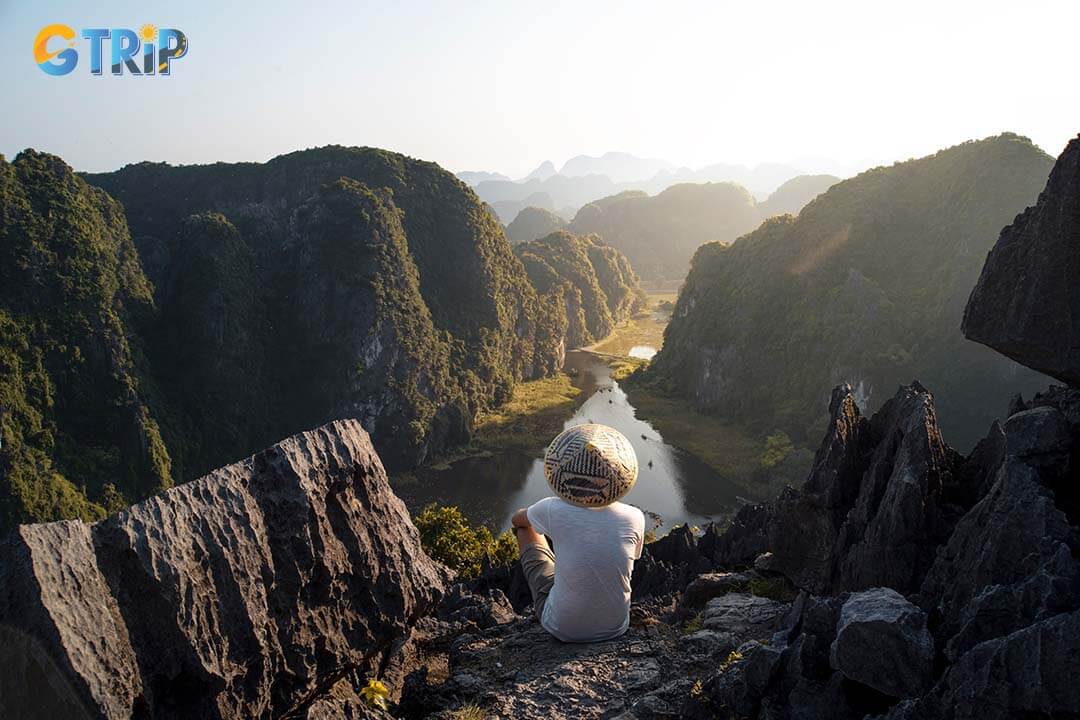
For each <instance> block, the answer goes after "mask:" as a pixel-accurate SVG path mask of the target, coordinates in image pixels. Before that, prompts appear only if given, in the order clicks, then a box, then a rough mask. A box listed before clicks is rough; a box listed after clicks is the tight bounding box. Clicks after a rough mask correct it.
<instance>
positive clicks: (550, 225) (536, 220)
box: [506, 206, 568, 243]
mask: <svg viewBox="0 0 1080 720" xmlns="http://www.w3.org/2000/svg"><path fill="white" fill-rule="evenodd" d="M567 224H568V223H567V222H566V221H565V220H563V219H562V218H561V217H559V216H558V215H556V214H555V213H553V212H551V211H550V210H546V209H544V208H538V207H532V206H529V207H527V208H525V209H523V210H522V211H521V212H519V213H518V214H517V217H515V218H514V219H513V221H512V222H511V223H510V224H509V225H507V226H506V239H507V240H509V241H510V242H512V243H522V242H529V241H530V240H536V239H537V238H542V237H546V236H548V235H550V234H551V233H553V232H555V231H556V230H562V229H563V228H565V227H566V226H567Z"/></svg>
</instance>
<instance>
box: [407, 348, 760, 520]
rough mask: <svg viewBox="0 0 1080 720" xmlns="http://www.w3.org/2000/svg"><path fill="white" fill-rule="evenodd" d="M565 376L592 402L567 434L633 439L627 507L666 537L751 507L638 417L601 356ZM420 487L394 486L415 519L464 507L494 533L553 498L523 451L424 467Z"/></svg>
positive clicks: (570, 360)
mask: <svg viewBox="0 0 1080 720" xmlns="http://www.w3.org/2000/svg"><path fill="white" fill-rule="evenodd" d="M564 370H565V371H566V372H567V373H569V374H570V376H571V377H572V378H573V382H574V385H575V386H576V387H578V388H580V389H581V391H582V394H583V396H584V397H586V400H585V402H584V403H582V404H581V405H580V406H579V407H578V409H577V411H576V412H574V414H573V415H572V416H571V417H569V418H567V420H566V422H565V424H564V427H571V426H573V425H579V424H581V423H586V422H596V423H603V424H605V425H610V426H611V427H614V428H616V429H618V430H619V431H620V432H622V433H623V434H624V435H626V437H627V438H629V439H630V442H631V444H632V445H633V446H634V452H635V453H637V457H638V465H639V467H640V471H639V474H638V481H637V484H636V485H635V486H634V489H633V490H631V491H630V493H629V494H628V495H627V496H626V497H625V498H624V499H623V502H627V503H630V504H632V505H636V506H637V507H639V508H641V509H642V510H644V511H647V513H648V514H649V516H650V517H652V518H653V519H654V521H655V522H654V524H655V525H656V526H657V528H658V530H659V532H663V530H664V529H667V528H670V527H673V526H675V525H681V524H682V523H690V524H692V525H701V524H703V523H705V522H708V521H709V520H713V519H718V518H721V517H725V516H727V515H730V514H731V513H732V512H733V511H734V510H736V509H737V508H738V506H739V505H740V503H741V502H744V501H743V500H742V499H741V498H740V497H739V495H738V493H739V492H740V489H739V488H738V487H737V486H736V485H735V484H734V483H732V482H730V481H729V480H726V479H725V478H723V477H721V476H720V475H718V474H717V473H716V472H715V471H714V470H713V469H712V468H711V467H709V466H708V465H706V464H705V463H703V462H702V461H701V460H699V459H697V458H696V457H695V456H693V455H690V454H689V453H686V452H684V451H682V450H680V449H678V448H676V447H673V446H671V445H668V444H667V443H665V442H664V439H663V438H662V437H661V436H660V433H658V432H657V431H656V430H655V429H654V428H653V427H652V426H651V425H650V424H649V423H648V422H646V421H644V420H641V419H639V418H637V417H636V416H635V413H634V407H633V405H631V404H630V402H629V401H628V400H627V397H626V393H625V392H624V391H623V390H622V388H620V387H619V384H618V382H616V381H615V380H613V379H612V378H611V371H610V369H609V368H608V366H607V365H606V364H605V363H604V362H603V361H601V360H600V359H598V358H597V357H596V356H595V355H592V354H591V353H588V352H583V351H572V352H569V353H567V356H566V365H565V366H564ZM416 480H417V481H416V482H415V483H409V484H408V485H405V486H400V487H395V490H396V491H397V493H398V494H399V495H400V496H401V497H402V498H403V499H404V500H405V502H406V504H407V505H408V506H409V509H410V510H411V511H412V512H414V513H415V512H417V511H418V510H419V509H420V508H422V507H423V506H424V505H426V504H428V503H431V502H437V503H440V504H444V505H457V506H458V507H460V508H461V510H462V511H463V512H464V513H465V515H466V516H467V517H468V518H469V520H470V521H472V522H474V523H482V524H484V525H486V526H488V527H489V528H490V529H491V530H493V531H499V530H502V529H505V528H506V527H508V526H509V522H510V516H511V515H512V514H513V512H514V511H515V510H517V509H518V508H519V507H524V506H526V505H529V504H531V503H534V502H536V501H537V500H539V499H541V498H544V497H547V496H549V495H551V494H552V493H551V490H550V488H548V484H547V481H546V480H545V479H544V467H543V462H542V460H541V458H540V457H531V456H528V455H524V454H521V453H518V452H497V453H494V454H492V455H490V456H483V457H469V458H465V459H462V460H458V461H456V462H454V463H452V464H451V465H450V466H449V468H447V469H443V470H436V469H433V468H421V469H420V470H418V471H417V472H416Z"/></svg>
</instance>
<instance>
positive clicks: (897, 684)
mask: <svg viewBox="0 0 1080 720" xmlns="http://www.w3.org/2000/svg"><path fill="white" fill-rule="evenodd" d="M933 661H934V639H933V638H932V637H931V636H930V632H929V631H928V630H927V629H926V614H925V613H924V612H923V611H922V610H920V609H919V608H917V607H915V606H914V605H912V604H911V603H910V602H908V601H907V600H906V599H904V596H903V595H901V594H900V593H898V592H896V591H895V590H890V589H888V588H874V589H873V590H865V591H863V592H859V593H854V594H853V595H851V596H850V597H849V598H848V599H847V600H846V601H845V602H844V605H843V607H842V608H841V610H840V622H839V624H838V625H837V627H836V639H835V640H834V641H833V643H832V647H831V655H830V662H831V664H832V666H833V667H834V668H835V669H837V670H839V671H840V672H842V673H843V674H844V675H845V676H846V677H848V678H850V679H851V680H854V681H855V682H858V683H862V684H863V685H866V686H867V687H871V688H873V689H874V690H877V691H878V692H881V693H884V694H885V695H890V696H892V697H899V698H906V697H907V698H909V697H917V696H919V695H921V694H922V693H923V692H924V691H926V689H927V688H928V687H929V684H930V673H931V665H932V663H933Z"/></svg>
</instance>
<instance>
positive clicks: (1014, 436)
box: [393, 383, 1080, 720]
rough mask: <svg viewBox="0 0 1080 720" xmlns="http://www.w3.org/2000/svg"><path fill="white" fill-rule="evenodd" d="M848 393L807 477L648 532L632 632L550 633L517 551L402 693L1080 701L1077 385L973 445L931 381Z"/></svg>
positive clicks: (1071, 706) (587, 704)
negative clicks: (721, 520)
mask: <svg viewBox="0 0 1080 720" xmlns="http://www.w3.org/2000/svg"><path fill="white" fill-rule="evenodd" d="M832 409H833V419H832V423H831V425H830V429H829V432H828V434H827V436H826V437H825V439H824V441H823V443H822V446H821V449H820V450H819V451H818V454H817V457H816V459H815V463H814V466H813V469H812V470H811V472H810V474H809V477H808V478H807V481H806V483H805V484H804V486H803V487H802V488H801V489H800V490H794V489H789V490H788V491H787V492H786V493H785V494H784V495H782V496H781V497H780V498H778V499H777V500H776V501H774V502H773V503H770V504H767V505H760V506H750V507H747V508H744V509H743V511H742V512H740V513H739V515H737V516H736V517H735V518H734V519H733V520H732V521H731V522H730V523H729V524H728V525H727V526H726V527H724V528H719V527H716V526H710V527H708V528H706V529H705V532H704V534H703V535H700V536H696V535H694V534H693V533H691V532H690V530H689V529H687V528H681V529H677V530H675V531H673V532H672V533H670V534H669V535H667V536H665V537H664V538H661V539H660V540H658V541H656V542H654V543H652V544H650V545H648V546H646V551H645V554H644V555H643V557H642V559H641V560H640V561H639V562H638V564H637V566H636V567H635V570H634V577H633V585H634V595H635V604H634V606H633V609H632V614H631V617H632V622H631V628H630V630H629V631H628V632H627V634H626V635H624V636H623V637H621V638H618V639H616V640H611V641H608V642H605V643H594V644H591V645H568V644H564V643H560V642H558V641H555V640H553V639H552V638H550V637H549V636H547V635H546V633H544V631H543V630H542V629H541V628H540V627H539V625H538V624H537V623H536V621H535V620H532V619H530V618H529V617H528V608H527V603H528V596H527V595H523V594H522V591H521V585H520V578H519V577H518V576H517V572H516V570H514V569H513V568H504V569H501V571H500V569H497V568H489V569H488V571H487V572H486V573H485V574H484V576H483V577H482V578H480V579H479V580H477V581H474V582H472V583H470V584H469V585H467V586H466V585H457V586H455V587H454V589H453V590H452V591H451V595H450V596H449V598H448V600H447V601H446V602H444V604H443V606H442V607H440V609H439V611H438V613H437V614H436V616H435V617H434V618H432V619H430V621H429V622H428V623H427V624H426V625H424V626H423V627H422V628H421V629H420V630H418V632H416V633H414V634H413V635H412V636H411V637H410V639H409V640H408V641H407V643H406V644H411V645H412V649H411V651H410V652H409V653H408V654H409V655H410V657H411V658H412V659H413V661H414V666H415V669H414V670H412V671H411V672H409V673H407V674H406V675H405V676H404V678H403V677H402V676H401V675H398V676H395V677H394V678H393V681H394V682H395V683H397V684H400V685H401V686H402V687H403V693H402V695H401V703H400V705H399V706H398V708H397V710H398V714H399V715H400V716H403V717H416V718H421V717H438V718H457V717H461V716H462V715H461V714H460V713H461V712H462V708H470V710H471V711H472V712H475V713H479V715H478V716H486V717H497V718H511V717H537V718H539V717H543V718H567V719H569V718H624V719H628V718H640V719H645V718H674V717H685V718H702V719H704V718H718V717H720V718H838V719H840V720H844V719H848V718H850V719H855V718H875V717H879V718H880V717H888V718H893V719H898V718H950V719H953V718H976V717H978V718H980V720H985V719H986V718H1013V717H1032V718H1035V717H1039V718H1042V717H1047V718H1049V717H1074V716H1076V714H1077V713H1080V686H1078V685H1077V684H1076V683H1075V682H1074V680H1073V678H1074V677H1075V674H1076V672H1077V670H1078V668H1080V527H1078V524H1080V523H1078V521H1080V504H1078V502H1077V499H1078V497H1080V493H1078V492H1077V488H1080V478H1078V477H1077V469H1078V467H1080V465H1078V463H1077V458H1080V391H1076V390H1067V389H1065V388H1053V389H1051V390H1050V391H1048V392H1047V393H1044V394H1041V395H1037V396H1036V397H1035V398H1033V399H1032V400H1031V401H1030V402H1018V403H1014V407H1013V410H1014V412H1013V414H1012V415H1011V416H1010V417H1009V419H1008V421H1007V422H1006V423H1005V425H1004V426H1000V425H999V424H997V423H995V424H994V426H993V427H992V428H991V429H990V432H989V434H988V436H987V438H986V439H985V440H984V441H983V442H982V443H980V444H979V446H978V447H976V448H975V449H974V450H973V451H972V453H971V454H970V455H969V456H967V457H962V456H960V455H959V454H958V453H956V452H955V451H953V450H951V449H950V448H949V447H948V446H947V445H945V444H944V442H942V440H941V434H940V432H939V431H938V429H937V424H936V420H935V411H934V403H933V397H932V395H931V394H930V393H929V392H928V391H927V390H926V389H924V388H922V387H921V386H919V385H918V384H917V383H916V384H912V385H910V386H907V387H903V388H900V390H899V391H898V392H897V394H896V396H895V397H894V398H893V399H892V400H891V401H890V402H889V403H887V404H886V405H885V406H884V407H883V408H882V409H881V410H880V411H879V412H878V413H876V414H875V415H874V416H873V417H871V418H866V417H863V416H862V415H861V414H860V412H859V410H858V407H857V405H856V404H855V398H854V395H853V392H852V390H851V388H850V387H847V386H841V387H839V388H837V389H836V390H835V391H834V393H833V400H832ZM451 616H453V618H454V619H453V620H448V619H444V618H450V617H451ZM399 667H403V666H399ZM455 713H459V714H455Z"/></svg>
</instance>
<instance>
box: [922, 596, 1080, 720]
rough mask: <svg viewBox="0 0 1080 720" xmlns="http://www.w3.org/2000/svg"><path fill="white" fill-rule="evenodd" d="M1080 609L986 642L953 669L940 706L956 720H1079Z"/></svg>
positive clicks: (945, 684) (946, 681) (943, 690)
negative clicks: (1027, 719)
mask: <svg viewBox="0 0 1080 720" xmlns="http://www.w3.org/2000/svg"><path fill="white" fill-rule="evenodd" d="M1077 668H1080V610H1075V611H1073V612H1071V613H1065V614H1060V615H1057V616H1055V617H1052V618H1049V619H1047V620H1043V621H1041V622H1037V623H1034V624H1033V625H1030V626H1028V627H1026V628H1023V629H1022V630H1018V631H1016V632H1015V633H1012V634H1010V635H1007V636H1004V637H1000V638H996V639H994V640H989V641H987V642H984V643H981V644H979V645H977V646H975V647H974V648H972V649H971V650H970V651H969V652H967V653H965V654H964V655H963V656H962V657H960V659H959V660H958V661H957V662H956V664H955V665H953V666H952V667H951V668H950V670H949V672H948V675H947V676H946V678H945V680H944V682H943V683H942V685H943V688H942V695H941V699H940V700H939V701H938V702H937V703H926V704H927V705H932V704H936V705H937V706H944V707H948V708H951V709H952V715H951V717H952V718H954V719H955V720H999V719H1000V720H1005V719H1006V718H1018V717H1054V718H1057V717H1062V718H1064V717H1078V716H1080V683H1078V682H1077Z"/></svg>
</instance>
